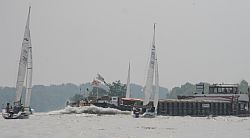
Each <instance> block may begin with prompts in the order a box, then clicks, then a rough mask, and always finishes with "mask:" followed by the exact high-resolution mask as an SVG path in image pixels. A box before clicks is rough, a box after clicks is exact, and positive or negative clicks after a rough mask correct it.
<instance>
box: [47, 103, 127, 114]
mask: <svg viewBox="0 0 250 138" xmlns="http://www.w3.org/2000/svg"><path fill="white" fill-rule="evenodd" d="M82 113H88V114H98V115H101V114H104V115H115V114H131V112H129V111H121V110H118V109H114V108H102V107H97V106H94V105H90V106H83V107H70V106H68V107H65V108H64V109H61V110H56V111H51V112H48V114H49V115H57V114H82Z"/></svg>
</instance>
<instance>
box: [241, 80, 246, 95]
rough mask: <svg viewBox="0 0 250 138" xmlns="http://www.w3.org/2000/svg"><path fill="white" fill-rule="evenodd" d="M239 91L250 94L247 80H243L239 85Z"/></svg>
mask: <svg viewBox="0 0 250 138" xmlns="http://www.w3.org/2000/svg"><path fill="white" fill-rule="evenodd" d="M239 91H240V93H242V94H247V93H248V82H247V81H245V80H242V81H241V82H240V84H239Z"/></svg>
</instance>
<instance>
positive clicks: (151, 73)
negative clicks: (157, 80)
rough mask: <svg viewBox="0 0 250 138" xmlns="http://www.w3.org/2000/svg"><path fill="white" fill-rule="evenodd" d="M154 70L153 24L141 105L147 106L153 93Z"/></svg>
mask: <svg viewBox="0 0 250 138" xmlns="http://www.w3.org/2000/svg"><path fill="white" fill-rule="evenodd" d="M154 68H155V24H154V36H153V42H152V48H151V56H150V61H149V68H148V73H147V80H146V85H145V90H144V95H145V96H144V101H143V105H147V104H148V103H149V100H150V97H151V94H152V92H153V80H154Z"/></svg>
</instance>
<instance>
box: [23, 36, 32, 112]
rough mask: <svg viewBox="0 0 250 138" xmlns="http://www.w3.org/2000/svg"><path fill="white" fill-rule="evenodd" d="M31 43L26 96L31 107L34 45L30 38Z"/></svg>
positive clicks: (26, 105)
mask: <svg viewBox="0 0 250 138" xmlns="http://www.w3.org/2000/svg"><path fill="white" fill-rule="evenodd" d="M29 42H30V45H29V47H28V63H27V75H26V96H25V103H24V106H25V107H30V97H31V90H32V68H33V63H32V45H31V39H30V41H29ZM26 109H27V108H26Z"/></svg>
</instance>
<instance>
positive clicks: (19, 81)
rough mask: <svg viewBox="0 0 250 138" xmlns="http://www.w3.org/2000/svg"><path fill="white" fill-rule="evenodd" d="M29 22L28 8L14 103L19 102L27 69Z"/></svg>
mask: <svg viewBox="0 0 250 138" xmlns="http://www.w3.org/2000/svg"><path fill="white" fill-rule="evenodd" d="M29 20H30V8H29V13H28V19H27V22H26V26H25V32H24V39H23V43H22V50H21V56H20V61H19V68H18V75H17V83H16V102H19V101H20V100H21V94H22V89H23V83H24V79H25V73H26V69H27V62H28V51H29V50H28V49H29V47H30V44H31V43H30V30H29Z"/></svg>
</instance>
